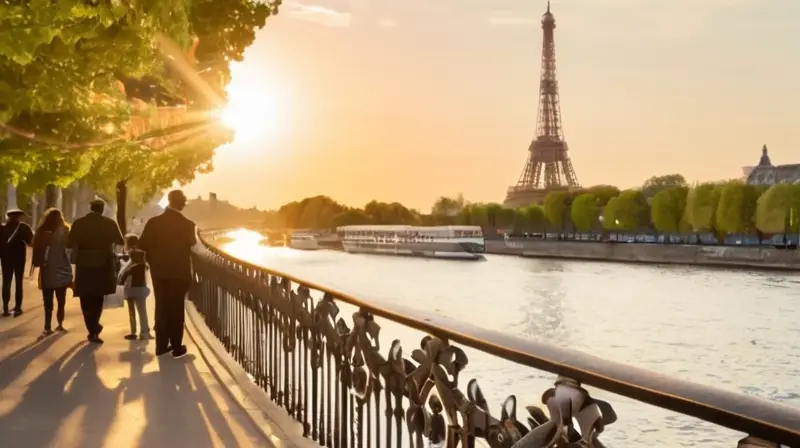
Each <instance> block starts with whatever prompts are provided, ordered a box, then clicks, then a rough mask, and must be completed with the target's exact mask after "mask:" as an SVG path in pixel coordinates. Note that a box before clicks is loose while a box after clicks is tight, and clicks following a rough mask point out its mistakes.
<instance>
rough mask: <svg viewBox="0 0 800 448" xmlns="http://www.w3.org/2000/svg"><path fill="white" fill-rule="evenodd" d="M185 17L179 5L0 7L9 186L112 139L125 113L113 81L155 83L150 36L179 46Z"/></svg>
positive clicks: (2, 140) (0, 146)
mask: <svg viewBox="0 0 800 448" xmlns="http://www.w3.org/2000/svg"><path fill="white" fill-rule="evenodd" d="M70 3H72V4H70ZM187 9H188V1H186V0H184V1H180V0H179V1H174V2H160V3H157V4H154V5H149V4H138V3H117V4H114V5H110V6H108V7H106V6H90V5H86V4H85V2H81V1H78V0H72V1H70V0H65V1H62V2H60V3H59V5H58V7H46V5H43V4H42V2H38V1H32V2H16V3H15V4H13V5H4V6H0V29H2V30H3V38H2V40H0V56H2V57H0V73H3V76H2V79H0V123H2V133H0V151H3V152H5V151H7V150H17V151H20V156H22V157H21V158H19V159H18V160H17V161H16V163H15V164H13V165H6V166H2V167H0V171H4V172H6V173H7V177H10V178H12V180H18V179H21V178H23V177H26V176H27V175H28V174H30V173H32V172H34V171H36V170H37V169H38V168H39V167H40V166H41V165H50V164H51V162H52V161H51V160H46V159H48V158H54V159H57V161H58V162H65V160H64V159H65V158H69V157H75V158H77V159H79V160H78V162H68V163H80V162H81V160H82V158H83V156H84V155H83V154H79V153H80V152H82V151H88V150H91V149H92V148H94V147H96V146H98V142H100V143H102V142H103V141H108V140H114V137H115V136H113V135H110V133H111V132H113V130H114V129H122V128H123V125H124V123H125V122H126V121H127V117H128V116H129V113H130V107H129V104H128V102H127V100H126V98H125V96H124V94H123V93H122V92H121V91H120V89H119V83H118V80H119V79H120V77H140V76H146V75H152V76H153V77H156V78H158V77H160V76H161V75H162V73H163V64H162V60H161V57H160V55H159V53H158V51H159V50H158V48H157V47H156V45H154V44H153V43H154V41H155V37H156V35H163V36H165V37H166V38H168V39H170V40H172V41H174V42H178V43H179V44H186V43H188V41H189V26H188V25H189V24H188V19H187V14H186V13H187ZM59 153H60V154H59ZM6 160H7V159H6ZM34 160H36V162H34ZM0 162H2V161H0Z"/></svg>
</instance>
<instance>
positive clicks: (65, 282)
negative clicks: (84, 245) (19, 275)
mask: <svg viewBox="0 0 800 448" xmlns="http://www.w3.org/2000/svg"><path fill="white" fill-rule="evenodd" d="M68 236H69V226H68V225H67V223H66V222H64V216H63V215H62V213H61V210H59V209H57V208H51V209H49V210H47V211H45V212H44V217H43V218H42V222H41V224H39V227H37V228H36V234H35V235H34V236H33V257H32V259H31V264H33V266H34V267H36V268H39V287H40V288H41V289H42V299H43V300H44V333H42V335H43V336H48V335H51V334H53V330H52V327H51V324H52V320H53V297H54V296H55V299H56V302H57V306H58V308H57V310H56V322H58V326H57V327H56V330H57V331H66V330H64V306H65V305H66V301H67V288H68V287H70V286H71V285H72V263H70V259H69V254H68V252H67V238H68Z"/></svg>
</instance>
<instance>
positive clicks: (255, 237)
mask: <svg viewBox="0 0 800 448" xmlns="http://www.w3.org/2000/svg"><path fill="white" fill-rule="evenodd" d="M224 238H225V239H226V240H229V242H228V243H225V244H224V245H223V247H222V249H223V250H225V251H226V252H228V253H230V254H234V255H235V256H236V257H237V258H239V259H241V260H244V261H248V262H250V263H257V262H258V261H259V260H260V259H261V258H262V255H263V253H264V250H263V249H264V246H262V245H261V243H262V242H263V241H264V240H265V238H264V235H262V234H260V233H258V232H255V231H252V230H248V229H236V230H231V231H230V232H228V233H226V234H225V235H224Z"/></svg>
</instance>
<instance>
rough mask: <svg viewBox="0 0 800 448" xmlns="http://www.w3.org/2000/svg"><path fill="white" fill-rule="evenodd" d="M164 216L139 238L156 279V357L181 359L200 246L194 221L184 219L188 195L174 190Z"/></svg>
mask: <svg viewBox="0 0 800 448" xmlns="http://www.w3.org/2000/svg"><path fill="white" fill-rule="evenodd" d="M167 198H168V200H169V206H168V207H167V209H166V210H165V211H164V213H162V214H160V215H158V216H155V217H153V218H150V220H149V221H147V223H146V224H145V225H144V230H143V231H142V236H141V238H140V239H139V249H141V250H143V251H145V253H146V258H147V263H148V264H149V265H150V276H151V277H152V279H153V293H154V295H155V299H156V319H155V321H156V326H155V329H156V356H161V355H163V354H165V353H167V352H169V351H172V356H173V357H175V358H180V357H182V356H184V355H185V354H186V346H185V345H183V323H184V300H185V299H186V293H187V292H189V286H190V285H191V282H192V263H191V253H192V247H193V246H194V245H195V244H197V237H196V235H195V225H194V222H192V221H191V220H189V219H188V218H186V217H185V216H183V214H182V213H181V210H183V208H184V207H186V196H185V195H184V194H183V192H182V191H180V190H174V191H171V192H170V193H169V195H168V196H167Z"/></svg>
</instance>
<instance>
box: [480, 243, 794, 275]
mask: <svg viewBox="0 0 800 448" xmlns="http://www.w3.org/2000/svg"><path fill="white" fill-rule="evenodd" d="M486 251H487V252H488V253H494V254H507V255H522V256H525V257H536V258H564V259H573V260H594V261H618V262H630V263H665V264H685V265H698V266H730V267H739V268H761V269H781V270H798V271H800V251H798V250H786V249H775V248H772V247H764V248H760V247H731V246H690V245H677V244H635V243H599V242H578V241H542V240H527V241H526V240H515V241H509V242H508V244H506V242H504V241H487V242H486Z"/></svg>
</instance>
